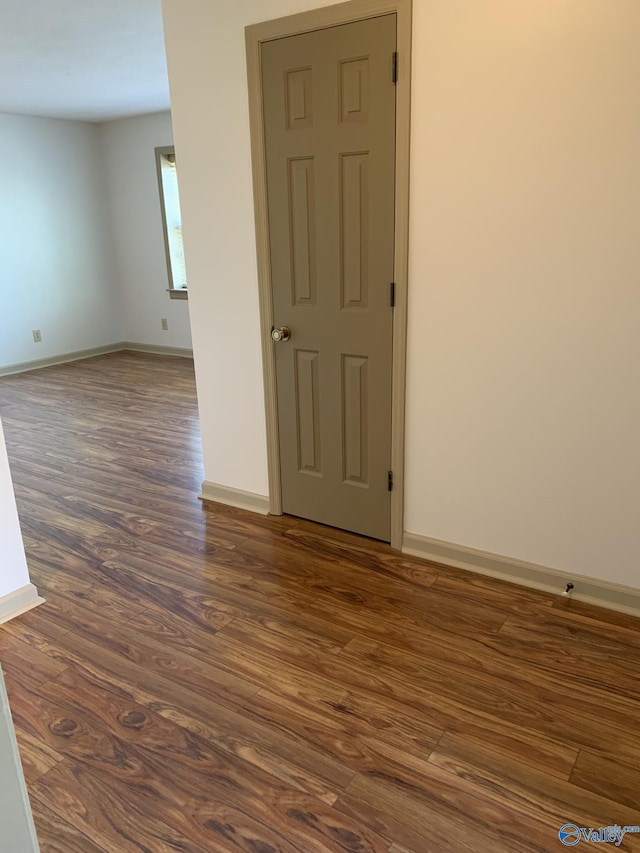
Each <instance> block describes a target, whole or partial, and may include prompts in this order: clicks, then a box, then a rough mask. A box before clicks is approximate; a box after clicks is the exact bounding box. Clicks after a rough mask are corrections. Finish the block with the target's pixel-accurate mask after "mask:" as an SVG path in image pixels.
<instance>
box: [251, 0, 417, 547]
mask: <svg viewBox="0 0 640 853" xmlns="http://www.w3.org/2000/svg"><path fill="white" fill-rule="evenodd" d="M389 14H395V15H396V16H397V26H398V57H399V62H398V82H397V101H396V103H397V114H396V210H395V248H394V267H395V285H396V299H395V308H394V311H393V355H392V362H393V387H392V402H391V470H392V471H393V476H394V483H393V491H392V492H391V547H392V548H396V549H397V550H401V548H402V536H403V531H404V445H405V397H406V362H407V356H406V351H407V294H408V278H409V275H408V272H409V155H410V130H411V32H412V30H411V22H412V0H349V2H346V3H339V4H336V5H332V6H325V7H323V8H322V9H315V10H312V11H309V12H302V13H299V14H296V15H289V16H287V17H285V18H278V19H276V20H272V21H265V22H263V23H259V24H253V25H251V26H248V27H246V29H245V40H246V50H247V77H248V88H249V120H250V130H251V159H252V165H253V195H254V210H255V227H256V249H257V260H258V290H259V298H260V327H261V340H262V364H263V378H264V396H265V415H266V427H267V461H268V472H269V512H270V514H271V515H282V483H281V477H280V445H279V440H278V404H277V395H276V357H275V352H274V346H273V341H272V340H271V329H272V328H273V292H272V281H271V249H270V243H269V215H268V208H267V163H266V148H265V137H264V110H263V99H262V45H263V43H264V42H268V41H273V40H274V39H280V38H286V37H287V36H295V35H300V34H302V33H307V32H311V31H313V30H321V29H327V28H329V27H335V26H339V25H341V24H349V23H354V22H356V21H362V20H366V19H367V18H377V17H380V16H382V15H389ZM391 70H392V69H391V63H390V65H389V73H391Z"/></svg>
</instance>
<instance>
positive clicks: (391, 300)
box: [389, 281, 396, 308]
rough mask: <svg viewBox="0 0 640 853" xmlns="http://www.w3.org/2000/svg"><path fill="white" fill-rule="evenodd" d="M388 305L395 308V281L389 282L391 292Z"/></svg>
mask: <svg viewBox="0 0 640 853" xmlns="http://www.w3.org/2000/svg"><path fill="white" fill-rule="evenodd" d="M389 304H390V305H391V307H392V308H395V307H396V283H395V281H392V282H391V290H390V294H389Z"/></svg>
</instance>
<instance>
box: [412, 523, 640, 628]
mask: <svg viewBox="0 0 640 853" xmlns="http://www.w3.org/2000/svg"><path fill="white" fill-rule="evenodd" d="M402 552H403V553H404V554H410V555H411V556H413V557H422V558H423V559H425V560H431V561H432V562H434V563H441V564H443V565H445V566H454V567H455V568H458V569H466V570H467V571H470V572H476V573H477V574H481V575H488V576H489V577H492V578H499V579H501V580H505V581H509V582H510V583H516V584H519V585H520V586H526V587H531V588H532V589H540V590H543V591H544V592H551V593H556V594H557V595H562V593H563V592H564V591H565V589H566V587H567V584H568V583H572V584H573V586H574V588H573V591H572V593H571V597H572V598H575V599H576V600H577V601H584V602H585V603H587V604H595V605H597V606H598V607H606V608H608V609H609V610H618V611H620V612H621V613H628V614H629V615H630V616H639V617H640V589H635V588H634V587H630V586H623V585H622V584H616V583H609V582H608V581H604V580H598V579H597V578H590V577H587V576H586V575H577V574H574V573H572V572H562V571H559V570H558V569H550V568H548V567H546V566H538V565H536V564H535V563H527V562H524V561H523V560H517V559H513V558H511V557H502V556H500V555H499V554H491V553H490V552H488V551H478V550H476V549H475V548H467V547H466V546H464V545H453V544H452V543H450V542H442V541H441V540H439V539H430V538H428V537H427V536H420V535H418V534H417V533H407V532H406V531H405V533H404V536H403V541H402Z"/></svg>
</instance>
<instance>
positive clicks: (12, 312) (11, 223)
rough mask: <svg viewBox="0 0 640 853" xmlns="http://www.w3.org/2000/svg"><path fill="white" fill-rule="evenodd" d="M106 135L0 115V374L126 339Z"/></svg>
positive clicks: (59, 123) (85, 128) (47, 121)
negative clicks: (37, 338)
mask: <svg viewBox="0 0 640 853" xmlns="http://www.w3.org/2000/svg"><path fill="white" fill-rule="evenodd" d="M98 133H99V131H98V128H97V126H95V125H91V124H85V123H82V122H72V121H56V120H52V119H42V118H31V117H25V116H13V115H5V114H0V139H2V155H3V170H2V171H3V174H2V201H1V203H0V235H1V236H0V280H1V281H2V291H3V294H2V298H3V304H2V311H1V312H0V366H6V365H9V364H15V363H19V362H25V361H32V360H36V359H40V358H48V357H50V356H54V355H60V354H63V353H69V352H75V351H78V350H83V349H88V348H91V347H99V346H103V345H106V344H111V343H113V342H114V341H119V340H122V328H121V313H120V306H119V304H118V298H117V291H116V285H115V275H114V268H113V265H112V261H111V253H110V251H109V238H108V233H109V232H108V229H109V223H108V219H107V215H106V209H105V205H104V184H103V168H102V165H101V159H100V149H99V146H98ZM34 329H40V330H41V332H42V343H39V344H35V343H34V342H33V337H32V331H33V330H34Z"/></svg>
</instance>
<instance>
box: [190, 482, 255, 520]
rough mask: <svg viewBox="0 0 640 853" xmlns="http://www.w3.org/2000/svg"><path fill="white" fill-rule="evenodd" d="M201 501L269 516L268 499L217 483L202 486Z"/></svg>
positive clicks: (206, 483) (205, 483)
mask: <svg viewBox="0 0 640 853" xmlns="http://www.w3.org/2000/svg"><path fill="white" fill-rule="evenodd" d="M199 497H200V500H201V501H213V502H214V503H218V504H226V505H227V506H235V507H237V508H238V509H247V510H249V511H250V512H257V513H259V514H260V515H269V498H268V497H267V496H266V495H256V494H254V493H253V492H243V491H242V489H232V488H231V486H220V485H218V484H217V483H208V482H207V481H206V480H205V482H204V483H203V484H202V494H201V495H200V496H199Z"/></svg>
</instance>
